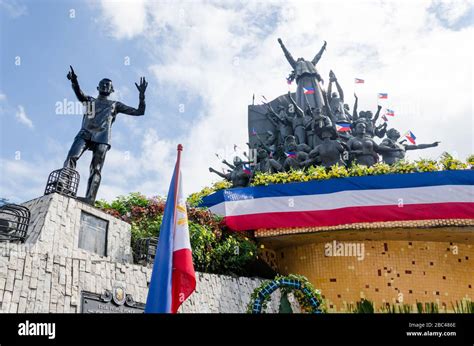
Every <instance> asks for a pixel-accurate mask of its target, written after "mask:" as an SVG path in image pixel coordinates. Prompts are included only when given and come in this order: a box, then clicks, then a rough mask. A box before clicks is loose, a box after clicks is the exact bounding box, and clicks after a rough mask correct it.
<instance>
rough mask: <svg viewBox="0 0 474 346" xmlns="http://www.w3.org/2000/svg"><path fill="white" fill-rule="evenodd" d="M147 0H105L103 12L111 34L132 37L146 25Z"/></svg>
mask: <svg viewBox="0 0 474 346" xmlns="http://www.w3.org/2000/svg"><path fill="white" fill-rule="evenodd" d="M145 4H146V2H145V0H120V1H114V0H104V1H102V2H101V7H102V11H103V12H102V13H103V14H104V15H105V19H106V23H108V24H109V26H108V30H109V34H110V35H111V36H113V37H116V38H132V37H133V36H135V35H137V34H139V33H141V32H142V31H143V29H144V28H145V26H146V9H145Z"/></svg>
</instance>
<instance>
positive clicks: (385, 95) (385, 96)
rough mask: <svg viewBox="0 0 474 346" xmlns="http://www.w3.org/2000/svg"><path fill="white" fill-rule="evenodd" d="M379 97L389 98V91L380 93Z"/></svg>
mask: <svg viewBox="0 0 474 346" xmlns="http://www.w3.org/2000/svg"><path fill="white" fill-rule="evenodd" d="M379 99H388V94H387V93H379Z"/></svg>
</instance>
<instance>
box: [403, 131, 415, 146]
mask: <svg viewBox="0 0 474 346" xmlns="http://www.w3.org/2000/svg"><path fill="white" fill-rule="evenodd" d="M405 137H406V138H407V139H408V140H409V141H410V143H411V144H416V137H415V135H414V134H413V132H411V131H408V132H407V133H405Z"/></svg>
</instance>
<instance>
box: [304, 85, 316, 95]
mask: <svg viewBox="0 0 474 346" xmlns="http://www.w3.org/2000/svg"><path fill="white" fill-rule="evenodd" d="M303 92H304V94H305V95H312V94H314V88H305V87H303Z"/></svg>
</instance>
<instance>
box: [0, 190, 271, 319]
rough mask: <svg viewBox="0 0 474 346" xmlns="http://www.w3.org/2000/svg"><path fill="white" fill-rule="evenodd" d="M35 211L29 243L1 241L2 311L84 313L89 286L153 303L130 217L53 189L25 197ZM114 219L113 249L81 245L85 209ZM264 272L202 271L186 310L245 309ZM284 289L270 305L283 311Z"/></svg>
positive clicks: (110, 233)
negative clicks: (135, 254) (102, 251)
mask: <svg viewBox="0 0 474 346" xmlns="http://www.w3.org/2000/svg"><path fill="white" fill-rule="evenodd" d="M24 205H26V206H27V207H28V208H30V210H31V213H32V218H31V223H30V228H29V232H31V233H30V237H29V238H28V239H27V241H26V243H25V244H8V243H0V312H2V313H79V312H81V292H82V291H87V292H91V293H96V294H102V293H104V291H105V290H110V291H111V290H112V289H113V287H116V286H121V287H123V288H124V289H125V291H126V293H127V294H131V295H132V297H133V299H134V300H135V301H136V302H140V303H145V302H146V297H147V293H148V284H149V281H150V277H151V268H148V267H144V266H141V265H135V264H132V263H130V262H131V256H130V254H131V250H130V225H128V224H127V223H125V222H122V221H121V220H118V219H115V218H114V217H112V216H110V215H107V214H105V213H103V212H102V211H100V210H98V209H96V208H93V207H91V206H88V205H86V204H84V203H81V202H79V201H76V200H74V199H71V198H68V197H64V196H60V195H58V194H52V195H48V196H43V197H40V198H37V199H35V200H32V201H29V202H27V203H25V204H24ZM81 211H85V212H87V213H90V214H93V215H95V216H97V217H100V218H102V219H105V220H107V221H108V222H109V226H108V240H107V248H108V251H107V256H99V255H98V254H95V253H92V252H89V251H86V250H83V249H79V248H78V234H79V227H80V225H79V224H80V213H81ZM261 282H262V280H261V279H259V278H247V277H230V276H223V275H214V274H206V273H197V288H196V291H195V292H194V293H193V294H192V295H191V297H190V298H189V299H188V300H186V301H185V303H184V304H183V305H182V307H181V308H180V312H183V313H191V312H209V313H238V312H245V311H246V307H247V304H248V302H249V300H250V295H251V294H252V292H253V290H254V289H255V288H256V287H257V286H259V285H260V284H261ZM279 298H280V297H279V293H278V292H275V293H274V299H273V300H272V302H271V304H269V307H268V312H276V311H278V306H279Z"/></svg>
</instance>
